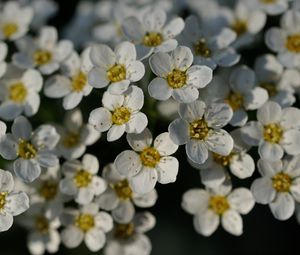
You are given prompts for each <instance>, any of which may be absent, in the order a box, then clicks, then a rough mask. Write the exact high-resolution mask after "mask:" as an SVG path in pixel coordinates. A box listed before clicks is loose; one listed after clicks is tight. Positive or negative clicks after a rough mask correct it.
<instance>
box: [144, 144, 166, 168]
mask: <svg viewBox="0 0 300 255" xmlns="http://www.w3.org/2000/svg"><path fill="white" fill-rule="evenodd" d="M160 157H161V156H160V154H159V152H158V151H157V150H156V149H155V148H153V147H148V148H145V149H144V150H143V151H142V152H141V154H140V159H141V161H142V164H143V165H144V166H147V167H152V168H154V167H155V166H156V164H157V163H158V162H159V161H160Z"/></svg>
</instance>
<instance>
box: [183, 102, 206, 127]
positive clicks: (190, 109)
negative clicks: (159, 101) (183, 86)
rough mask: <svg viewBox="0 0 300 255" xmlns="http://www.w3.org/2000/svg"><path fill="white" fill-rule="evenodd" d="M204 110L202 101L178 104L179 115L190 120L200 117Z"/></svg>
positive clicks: (204, 106)
mask: <svg viewBox="0 0 300 255" xmlns="http://www.w3.org/2000/svg"><path fill="white" fill-rule="evenodd" d="M205 110H206V105H205V103H204V102H202V101H195V102H193V103H190V104H180V105H179V115H180V117H181V118H182V119H185V120H187V121H188V122H192V121H194V120H198V119H201V118H202V117H203V114H204V112H205Z"/></svg>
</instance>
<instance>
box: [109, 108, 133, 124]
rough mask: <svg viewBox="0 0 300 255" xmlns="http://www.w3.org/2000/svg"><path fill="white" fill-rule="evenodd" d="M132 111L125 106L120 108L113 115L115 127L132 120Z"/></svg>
mask: <svg viewBox="0 0 300 255" xmlns="http://www.w3.org/2000/svg"><path fill="white" fill-rule="evenodd" d="M130 116H131V111H130V109H129V108H127V107H125V106H121V107H118V108H116V109H115V110H114V112H113V113H112V117H111V118H112V123H113V124H115V125H123V124H125V123H126V122H128V121H129V120H130Z"/></svg>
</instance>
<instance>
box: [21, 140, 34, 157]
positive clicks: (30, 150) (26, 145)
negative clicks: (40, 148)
mask: <svg viewBox="0 0 300 255" xmlns="http://www.w3.org/2000/svg"><path fill="white" fill-rule="evenodd" d="M36 154H37V150H36V148H35V147H34V146H33V144H31V143H30V142H27V141H25V140H23V139H20V141H19V148H18V156H20V157H21V158H23V159H32V158H35V156H36Z"/></svg>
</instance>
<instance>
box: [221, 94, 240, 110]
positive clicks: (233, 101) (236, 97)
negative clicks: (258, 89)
mask: <svg viewBox="0 0 300 255" xmlns="http://www.w3.org/2000/svg"><path fill="white" fill-rule="evenodd" d="M225 101H226V103H227V104H229V105H230V107H231V108H232V110H233V111H236V110H238V109H240V108H241V107H242V106H243V103H244V98H243V96H242V95H241V94H240V93H238V92H233V91H231V92H230V93H229V95H228V97H227V98H226V100H225Z"/></svg>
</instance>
